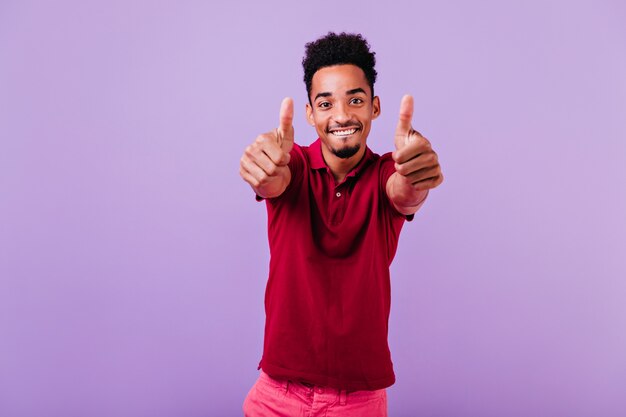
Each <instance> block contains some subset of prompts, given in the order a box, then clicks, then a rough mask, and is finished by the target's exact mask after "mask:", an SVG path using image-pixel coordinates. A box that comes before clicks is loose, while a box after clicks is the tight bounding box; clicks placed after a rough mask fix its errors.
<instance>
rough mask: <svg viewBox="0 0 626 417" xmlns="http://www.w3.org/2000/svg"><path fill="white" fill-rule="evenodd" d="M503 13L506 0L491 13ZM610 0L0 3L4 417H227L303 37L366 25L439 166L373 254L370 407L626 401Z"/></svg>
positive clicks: (301, 97) (240, 385) (252, 317)
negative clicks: (386, 351)
mask: <svg viewBox="0 0 626 417" xmlns="http://www.w3.org/2000/svg"><path fill="white" fill-rule="evenodd" d="M505 3H506V4H505ZM624 22H626V7H625V6H624V3H623V2H619V1H617V0H616V1H591V0H590V1H565V0H563V1H536V2H528V1H524V2H522V1H514V2H501V1H472V2H462V1H457V2H429V3H425V2H413V1H411V2H410V1H404V2H382V1H377V2H374V1H363V0H358V1H356V0H355V1H350V2H325V3H318V2H293V1H292V2H288V1H282V2H272V1H269V2H268V1H265V2H252V1H250V2H247V3H244V2H231V3H229V4H228V5H226V4H221V5H216V4H211V2H208V1H207V2H201V1H179V2H174V1H170V2H166V1H156V2H148V1H142V2H140V1H135V2H126V1H121V0H118V1H107V2H104V1H102V2H90V1H77V0H76V1H57V2H41V3H39V4H37V3H36V2H32V1H17V0H16V1H11V0H1V1H0V141H1V143H0V416H2V417H5V416H6V417H33V416H46V417H48V416H64V417H72V416H90V417H104V416H107V417H108V416H115V417H144V416H145V417H161V416H163V417H166V416H167V417H169V416H177V417H195V416H238V415H241V403H242V401H243V398H244V396H245V395H246V393H247V391H248V389H249V388H250V386H251V385H252V384H253V382H254V380H255V378H256V376H257V370H256V365H257V363H258V360H259V358H260V354H261V347H262V335H263V324H264V315H263V293H264V287H265V280H266V274H267V267H268V248H267V237H266V230H265V220H266V214H265V208H264V206H263V204H258V203H256V202H255V201H254V199H253V196H252V193H251V191H250V190H249V188H248V186H247V185H246V184H245V183H243V181H241V179H240V178H239V175H238V164H239V158H240V155H241V153H242V151H243V149H244V147H245V146H246V145H247V144H248V143H249V142H251V141H252V140H253V139H254V138H255V136H256V135H257V134H259V133H262V132H265V131H267V130H270V129H272V128H274V127H275V126H276V125H277V122H278V120H277V119H278V109H279V106H280V101H281V99H282V98H283V97H284V96H292V97H294V100H295V103H296V110H297V112H296V119H295V129H296V141H297V142H299V143H301V144H308V143H310V142H311V141H312V140H313V139H315V134H314V131H313V129H312V128H311V127H310V126H308V125H306V123H305V120H304V111H303V110H304V104H305V100H306V93H305V89H304V84H303V83H302V80H301V78H302V70H301V67H300V60H301V58H302V54H303V51H304V43H305V42H307V41H310V40H313V39H315V38H317V37H318V36H320V35H323V34H325V33H326V32H327V31H328V30H336V31H341V30H347V31H360V32H363V33H364V34H365V36H366V37H367V38H368V39H369V41H370V43H371V45H372V47H373V48H374V50H375V51H376V53H377V58H378V62H379V64H378V71H379V74H380V76H379V82H378V83H377V93H378V94H379V95H380V97H381V102H382V110H383V112H382V116H381V117H380V118H379V119H378V120H377V121H375V122H374V125H373V131H372V134H371V136H370V142H369V143H370V146H371V147H372V148H373V149H374V150H375V151H376V152H379V153H383V152H387V151H390V150H392V149H393V137H392V132H393V128H394V126H395V123H396V118H397V112H398V107H399V102H400V98H401V96H402V94H404V93H411V94H413V95H414V96H415V99H416V107H415V117H414V127H415V128H416V129H418V130H420V131H421V132H422V133H423V134H424V135H425V136H427V137H428V138H429V139H430V140H431V141H432V143H433V146H434V147H435V149H436V150H437V152H438V153H439V155H440V160H441V163H442V166H443V169H444V173H445V174H446V181H445V182H444V184H443V185H442V186H441V187H440V188H439V189H437V190H435V191H433V192H431V195H430V198H429V201H428V202H427V204H426V205H425V206H424V207H423V208H422V210H421V212H420V213H419V215H418V216H417V217H416V219H415V221H414V222H413V223H412V224H407V225H406V227H405V229H404V230H403V234H402V238H401V241H400V247H399V250H398V254H397V257H396V260H395V262H394V264H393V266H392V279H393V283H392V286H393V304H392V317H391V322H390V344H391V349H392V354H393V358H394V364H395V369H396V372H397V383H396V384H395V385H394V386H393V387H392V388H390V389H389V398H390V403H389V408H390V413H391V415H392V416H396V417H398V416H433V417H435V416H440V417H447V416H453V417H492V416H493V417H502V416H506V417H517V416H519V417H528V416H534V417H537V416H550V417H554V416H568V417H578V416H594V417H595V416H601V417H613V416H624V415H626V395H625V394H624V392H625V391H626V250H625V248H626V215H625V213H626V186H625V183H626V168H625V166H624V164H625V162H626V25H625V24H624Z"/></svg>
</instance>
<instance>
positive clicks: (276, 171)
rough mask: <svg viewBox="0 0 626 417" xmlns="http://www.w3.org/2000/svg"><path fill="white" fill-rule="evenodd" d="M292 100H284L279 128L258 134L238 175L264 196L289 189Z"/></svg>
mask: <svg viewBox="0 0 626 417" xmlns="http://www.w3.org/2000/svg"><path fill="white" fill-rule="evenodd" d="M292 123H293V100H292V99H291V98H289V97H287V98H285V99H283V102H282V104H281V106H280V116H279V125H278V128H276V129H274V130H272V131H270V132H267V133H264V134H262V135H259V136H257V138H256V139H255V141H254V142H253V143H252V144H251V145H250V146H248V147H247V148H246V150H245V151H244V153H243V156H242V157H241V162H240V167H239V174H240V175H241V177H242V178H243V179H244V180H245V181H246V182H247V183H248V184H250V186H251V187H252V189H253V190H254V191H255V192H256V193H257V194H258V195H259V196H261V197H264V198H271V197H276V196H278V195H280V194H282V192H283V191H284V190H285V188H287V185H289V181H291V172H290V171H289V168H288V167H287V164H288V163H289V159H290V156H289V151H291V149H292V148H293V141H294V131H293V125H292Z"/></svg>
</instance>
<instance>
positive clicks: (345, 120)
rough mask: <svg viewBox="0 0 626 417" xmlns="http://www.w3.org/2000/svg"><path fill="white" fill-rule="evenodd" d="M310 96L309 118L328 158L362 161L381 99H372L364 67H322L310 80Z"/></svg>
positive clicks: (348, 65)
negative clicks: (353, 158)
mask: <svg viewBox="0 0 626 417" xmlns="http://www.w3.org/2000/svg"><path fill="white" fill-rule="evenodd" d="M310 99H311V103H312V104H307V106H306V112H307V119H308V122H309V123H310V124H311V125H312V126H314V127H315V130H316V131H317V134H318V135H319V137H320V139H321V140H322V144H323V146H322V153H323V155H324V158H325V159H326V161H328V158H329V157H337V158H341V159H348V158H352V157H353V156H356V157H357V158H358V159H359V160H360V157H361V156H362V155H363V153H365V145H366V140H367V136H368V135H369V132H370V128H371V125H372V120H374V119H375V118H377V117H378V115H379V114H380V101H379V99H378V97H374V98H373V99H372V91H371V89H370V86H369V83H368V82H367V78H365V73H364V72H363V70H362V69H361V68H359V67H357V66H356V65H351V64H345V65H334V66H332V67H324V68H321V69H319V70H318V71H317V72H316V73H315V74H314V75H313V79H312V81H311V97H310Z"/></svg>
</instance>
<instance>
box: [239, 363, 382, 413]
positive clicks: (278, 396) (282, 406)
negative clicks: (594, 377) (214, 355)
mask: <svg viewBox="0 0 626 417" xmlns="http://www.w3.org/2000/svg"><path fill="white" fill-rule="evenodd" d="M243 413H244V416H245V417H300V416H301V417H335V416H342V417H387V391H385V390H384V389H380V390H377V391H355V392H350V393H346V391H338V390H336V389H333V388H324V387H317V386H314V387H310V386H307V385H303V384H301V383H299V382H293V381H283V380H277V379H274V378H272V377H270V376H269V375H267V374H266V373H265V372H263V371H261V375H260V376H259V379H258V380H257V381H256V383H255V384H254V385H253V386H252V389H250V392H248V395H247V396H246V399H245V401H244V402H243Z"/></svg>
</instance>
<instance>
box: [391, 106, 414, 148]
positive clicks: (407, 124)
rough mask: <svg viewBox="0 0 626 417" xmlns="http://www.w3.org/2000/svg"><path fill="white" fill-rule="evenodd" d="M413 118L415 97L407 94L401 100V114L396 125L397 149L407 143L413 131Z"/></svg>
mask: <svg viewBox="0 0 626 417" xmlns="http://www.w3.org/2000/svg"><path fill="white" fill-rule="evenodd" d="M412 120H413V97H411V96H410V95H408V94H407V95H405V96H404V97H402V101H401V102H400V115H399V116H398V125H397V126H396V135H395V144H396V149H401V148H403V147H404V145H406V143H407V139H408V137H409V134H410V133H411V130H412V127H411V123H412Z"/></svg>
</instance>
